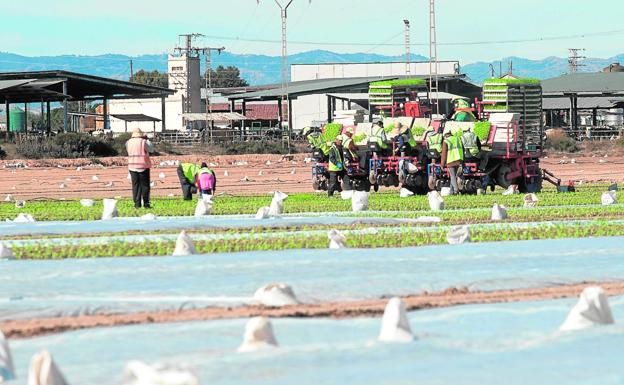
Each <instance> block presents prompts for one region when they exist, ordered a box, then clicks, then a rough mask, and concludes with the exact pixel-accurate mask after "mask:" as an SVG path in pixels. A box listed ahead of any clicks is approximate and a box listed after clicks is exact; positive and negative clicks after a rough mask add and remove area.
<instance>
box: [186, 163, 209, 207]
mask: <svg viewBox="0 0 624 385" xmlns="http://www.w3.org/2000/svg"><path fill="white" fill-rule="evenodd" d="M178 178H179V179H180V185H181V187H182V196H183V197H184V200H185V201H190V200H192V199H193V194H195V193H197V192H199V194H200V197H201V196H202V195H204V194H208V195H214V192H215V189H216V187H217V177H216V175H215V173H214V171H212V170H211V169H209V168H208V165H207V164H206V163H205V162H204V163H202V164H201V166H198V165H196V164H194V163H180V165H179V166H178Z"/></svg>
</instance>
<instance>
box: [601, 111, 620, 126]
mask: <svg viewBox="0 0 624 385" xmlns="http://www.w3.org/2000/svg"><path fill="white" fill-rule="evenodd" d="M604 123H605V125H607V126H611V127H618V126H621V125H622V124H624V109H623V108H611V109H610V110H609V111H607V112H606V114H605V120H604Z"/></svg>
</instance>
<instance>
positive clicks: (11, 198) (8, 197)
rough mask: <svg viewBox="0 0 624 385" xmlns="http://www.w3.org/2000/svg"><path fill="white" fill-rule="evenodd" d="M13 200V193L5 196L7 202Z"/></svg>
mask: <svg viewBox="0 0 624 385" xmlns="http://www.w3.org/2000/svg"><path fill="white" fill-rule="evenodd" d="M12 200H13V195H11V194H7V196H6V197H5V198H4V201H5V202H11V201H12Z"/></svg>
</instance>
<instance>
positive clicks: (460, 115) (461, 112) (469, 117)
mask: <svg viewBox="0 0 624 385" xmlns="http://www.w3.org/2000/svg"><path fill="white" fill-rule="evenodd" d="M451 103H452V105H453V111H454V113H453V116H452V117H451V120H454V121H456V122H476V121H477V118H476V117H475V116H474V114H473V113H472V108H471V107H470V103H468V101H467V100H465V99H460V98H455V99H453V100H452V101H451Z"/></svg>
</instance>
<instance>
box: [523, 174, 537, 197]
mask: <svg viewBox="0 0 624 385" xmlns="http://www.w3.org/2000/svg"><path fill="white" fill-rule="evenodd" d="M521 179H522V181H521V183H520V184H519V185H518V190H520V192H521V193H525V194H527V193H538V192H541V191H542V182H543V181H542V176H541V175H538V176H536V177H533V178H532V180H529V181H527V180H526V178H524V177H522V178H521Z"/></svg>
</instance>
